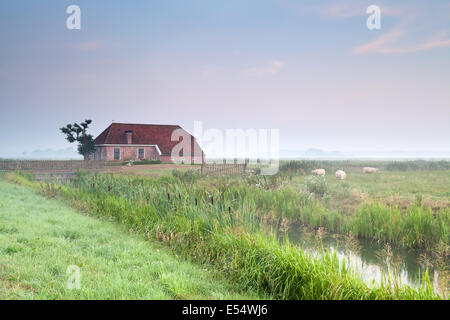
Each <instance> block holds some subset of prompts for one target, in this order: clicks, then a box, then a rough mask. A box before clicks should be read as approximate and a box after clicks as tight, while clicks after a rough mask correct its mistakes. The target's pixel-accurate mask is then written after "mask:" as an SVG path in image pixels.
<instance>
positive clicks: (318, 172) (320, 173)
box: [311, 169, 325, 177]
mask: <svg viewBox="0 0 450 320" xmlns="http://www.w3.org/2000/svg"><path fill="white" fill-rule="evenodd" d="M311 173H312V174H313V175H315V176H322V177H323V176H324V175H325V169H315V170H312V171H311Z"/></svg>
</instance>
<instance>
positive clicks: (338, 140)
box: [0, 0, 450, 156]
mask: <svg viewBox="0 0 450 320" xmlns="http://www.w3.org/2000/svg"><path fill="white" fill-rule="evenodd" d="M71 4H76V5H78V6H80V8H81V30H68V29H67V28H66V19H67V17H68V14H67V13H66V8H67V7H68V6H69V5H71ZM371 4H376V5H379V6H380V8H381V30H368V29H367V27H366V20H367V17H368V16H369V15H368V14H366V8H367V7H368V6H369V5H371ZM0 43H1V46H0V113H1V115H0V136H1V137H2V138H1V140H0V141H1V143H0V146H1V149H0V156H2V155H3V156H4V155H8V154H15V153H20V152H23V151H32V150H35V149H43V148H53V149H59V148H64V147H67V143H66V141H65V140H64V138H63V136H62V135H61V134H59V132H58V128H59V127H61V126H62V125H64V124H66V123H69V122H74V121H82V120H84V119H85V118H92V119H93V121H94V122H93V126H92V133H93V134H94V135H97V134H99V133H100V132H101V131H102V130H103V129H104V128H106V126H108V125H109V124H110V123H111V121H112V120H115V121H117V122H133V123H162V124H179V125H181V126H183V127H185V128H186V129H188V130H190V131H192V129H193V123H194V121H195V120H201V121H202V122H203V126H204V128H206V129H208V128H218V129H228V128H243V129H248V128H255V129H259V128H267V129H271V128H275V129H279V130H280V147H281V148H282V149H307V148H322V149H326V150H340V151H351V150H393V149H400V150H446V151H448V150H449V149H450V144H449V141H450V125H449V123H450V90H449V89H450V1H438V0H435V1H414V0H409V1H375V2H374V1H373V0H371V1H351V0H350V1H294V0H278V1H276V0H273V1H262V0H258V1H256V0H255V1H253V0H251V1H250V0H245V1H242V0H241V1H233V0H231V1H230V0H227V1H218V0H208V1H207V0H197V1H189V0H184V1H181V0H179V1H171V0H160V1H152V0H147V1H138V0H135V1H101V0H96V1H75V0H73V1H56V0H54V1H33V2H31V1H22V0H14V1H13V0H4V1H2V2H1V4H0Z"/></svg>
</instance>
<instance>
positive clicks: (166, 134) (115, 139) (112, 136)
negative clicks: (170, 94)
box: [94, 123, 201, 155]
mask: <svg viewBox="0 0 450 320" xmlns="http://www.w3.org/2000/svg"><path fill="white" fill-rule="evenodd" d="M176 129H182V130H183V131H184V132H186V131H185V130H184V129H183V128H181V127H180V126H178V125H162V124H132V123H112V124H111V125H110V126H109V127H108V128H106V129H105V131H103V132H102V133H101V134H100V135H99V136H98V137H97V138H96V139H95V140H94V143H95V144H96V145H101V144H127V136H126V133H125V131H128V130H132V131H133V133H132V138H131V140H132V142H131V143H132V144H146V145H149V144H156V145H157V146H158V148H159V149H160V150H161V153H162V155H170V154H171V151H172V148H173V147H174V146H175V145H177V144H178V143H179V142H180V141H181V140H182V139H181V138H180V141H171V137H172V132H173V131H174V130H176ZM186 133H187V132H186ZM187 134H188V135H189V136H191V135H190V134H189V133H187ZM191 137H192V136H191ZM194 143H197V142H196V141H195V138H194V139H192V144H191V147H192V148H193V147H194ZM198 150H201V149H200V148H199V149H198ZM191 152H192V155H193V154H194V149H192V151H191Z"/></svg>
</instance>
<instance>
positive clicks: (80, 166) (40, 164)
mask: <svg viewBox="0 0 450 320" xmlns="http://www.w3.org/2000/svg"><path fill="white" fill-rule="evenodd" d="M79 170H85V171H89V172H98V173H106V172H116V171H120V170H121V166H120V165H117V164H116V163H111V162H107V161H102V160H90V161H84V160H0V172H1V171H25V172H32V173H34V175H35V177H36V179H37V180H47V179H58V180H67V179H70V178H71V177H72V176H73V175H74V174H75V173H76V172H77V171H79Z"/></svg>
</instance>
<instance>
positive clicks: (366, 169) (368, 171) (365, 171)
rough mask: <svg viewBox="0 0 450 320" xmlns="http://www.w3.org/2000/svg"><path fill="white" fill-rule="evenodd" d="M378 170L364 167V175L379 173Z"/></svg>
mask: <svg viewBox="0 0 450 320" xmlns="http://www.w3.org/2000/svg"><path fill="white" fill-rule="evenodd" d="M377 172H378V168H371V167H364V168H363V173H377Z"/></svg>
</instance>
